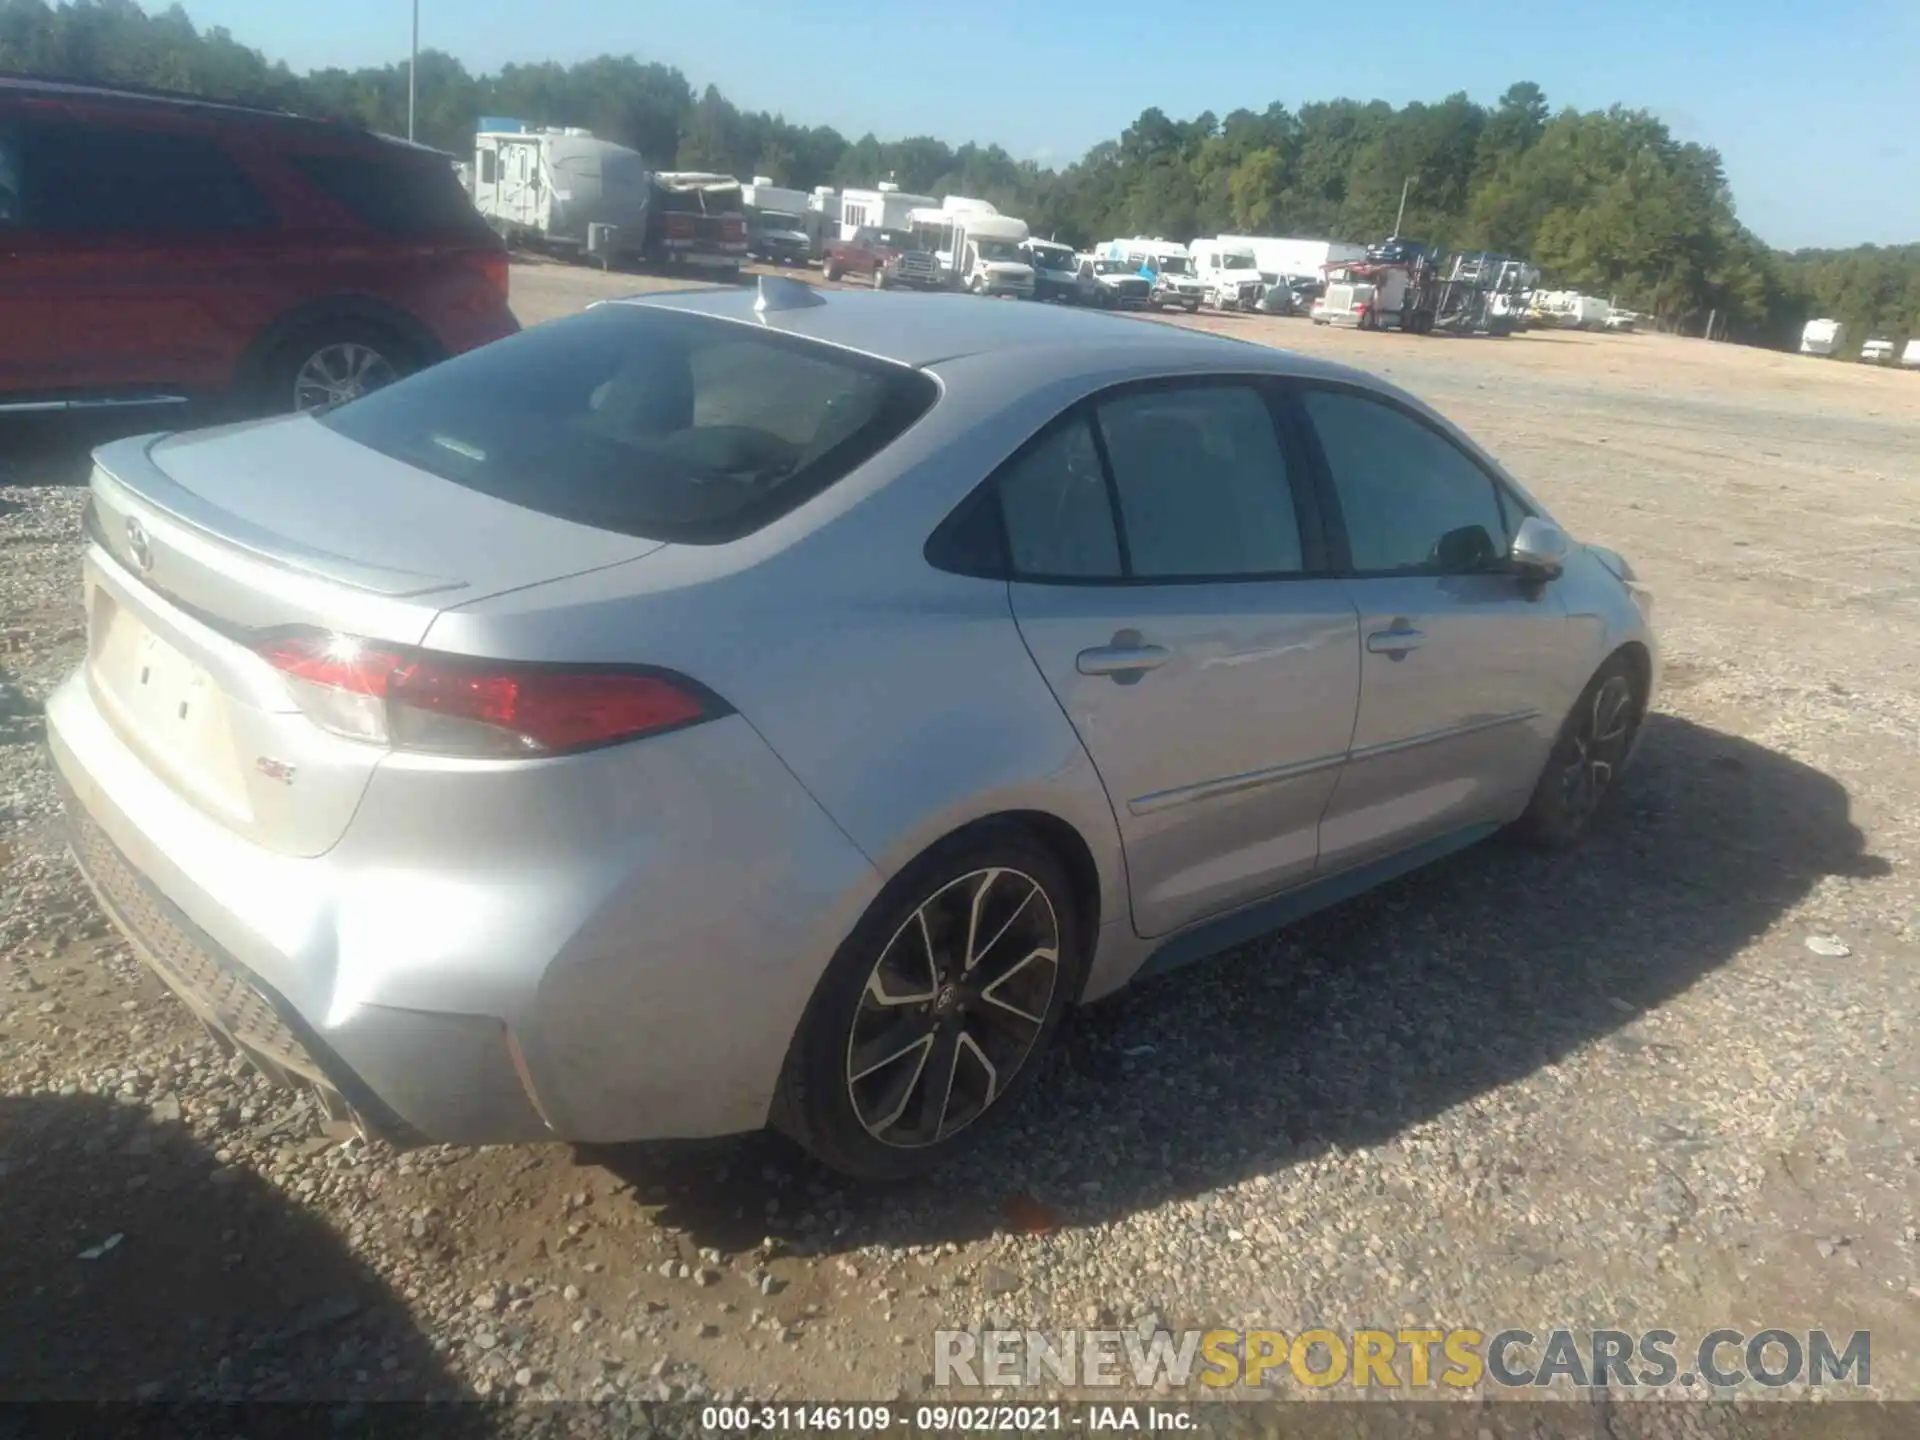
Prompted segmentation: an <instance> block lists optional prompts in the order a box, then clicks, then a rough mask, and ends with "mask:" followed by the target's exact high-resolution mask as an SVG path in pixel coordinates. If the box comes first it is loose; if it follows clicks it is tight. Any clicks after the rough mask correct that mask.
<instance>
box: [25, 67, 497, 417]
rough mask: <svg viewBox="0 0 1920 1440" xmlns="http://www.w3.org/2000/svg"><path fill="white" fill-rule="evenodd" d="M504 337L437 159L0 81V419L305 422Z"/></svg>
mask: <svg viewBox="0 0 1920 1440" xmlns="http://www.w3.org/2000/svg"><path fill="white" fill-rule="evenodd" d="M518 329H519V325H518V323H517V322H516V321H515V320H514V318H513V313H512V311H510V310H509V309H508V308H507V252H506V247H505V245H504V243H503V242H502V241H501V240H500V238H499V237H498V236H497V235H495V234H494V233H493V231H492V230H491V229H489V228H488V226H487V224H486V222H485V221H484V220H482V219H481V217H480V215H479V213H478V212H477V211H475V210H474V208H473V205H472V202H471V201H470V200H469V199H468V197H467V195H466V192H465V189H464V188H463V187H462V185H461V184H460V181H459V178H458V177H457V176H456V175H455V174H454V170H453V165H452V159H451V157H450V156H447V155H444V154H441V153H440V152H438V151H435V150H429V149H426V148H424V147H421V146H417V145H411V144H408V143H407V142H405V141H401V140H394V139H390V138H387V137H385V136H379V135H374V134H370V133H368V132H366V131H363V130H359V129H356V128H354V127H352V126H349V125H344V124H337V123H333V122H329V121H321V120H311V119H305V118H302V117H299V116H294V115H287V114H282V113H280V112H277V111H271V110H256V109H249V108H245V107H242V106H237V105H225V104H213V103H209V102H206V101H201V100H194V99H189V98H185V97H181V96H175V95H170V94H167V93H165V92H159V91H135V90H122V89H108V88H104V87H97V86H90V85H82V84H69V83H64V82H53V81H47V80H39V79H32V78H26V77H14V76H0V413H5V412H8V411H24V410H61V409H69V408H78V407H91V406H94V405H156V406H166V405H183V404H187V403H189V402H203V401H214V402H216V407H217V408H218V409H220V410H222V411H224V412H226V413H240V414H261V413H268V412H274V411H285V410H304V409H311V408H313V407H314V406H317V405H322V404H327V403H329V402H332V401H336V400H342V399H349V398H351V397H352V396H354V395H356V394H359V393H360V392H361V391H363V390H370V389H374V388H376V387H377V386H379V385H383V384H385V383H387V382H389V381H391V380H393V379H394V378H396V377H397V376H399V375H403V374H405V373H407V372H408V371H410V370H416V369H419V368H420V367H421V366H424V365H429V364H432V363H433V362H434V361H436V360H440V359H443V358H445V357H446V356H449V355H453V354H457V353H459V352H460V351H463V350H471V349H473V348H474V347H475V346H478V345H484V344H486V343H487V342H488V341H491V340H497V339H499V338H501V337H502V336H505V335H511V334H513V333H514V332H515V331H516V330H518Z"/></svg>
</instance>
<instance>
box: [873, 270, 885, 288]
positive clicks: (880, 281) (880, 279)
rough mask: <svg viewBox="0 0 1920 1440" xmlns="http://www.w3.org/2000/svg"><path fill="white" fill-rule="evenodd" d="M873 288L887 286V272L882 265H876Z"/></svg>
mask: <svg viewBox="0 0 1920 1440" xmlns="http://www.w3.org/2000/svg"><path fill="white" fill-rule="evenodd" d="M873 288H874V289H876V290H884V289H886V288H887V272H886V270H885V269H884V268H882V267H880V266H875V267H874V271H873Z"/></svg>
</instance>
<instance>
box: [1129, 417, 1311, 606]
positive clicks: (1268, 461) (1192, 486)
mask: <svg viewBox="0 0 1920 1440" xmlns="http://www.w3.org/2000/svg"><path fill="white" fill-rule="evenodd" d="M1099 414H1100V428H1101V433H1102V436H1103V438H1104V439H1105V441H1106V445H1107V454H1108V457H1109V458H1110V459H1111V461H1112V463H1113V477H1114V482H1115V485H1116V487H1117V489H1118V490H1119V494H1120V523H1121V525H1122V527H1123V528H1124V529H1125V531H1126V536H1127V553H1128V558H1129V559H1130V560H1131V562H1132V573H1133V574H1134V575H1136V576H1139V577H1141V578H1144V579H1155V578H1159V579H1171V578H1176V577H1189V576H1206V575H1286V574H1297V573H1298V572H1299V571H1300V570H1301V569H1302V568H1303V564H1302V560H1301V552H1300V524H1299V521H1298V519H1297V518H1296V517H1295V514H1294V509H1293V491H1292V488H1291V486H1290V485H1289V483H1288V480H1287V466H1286V459H1285V456H1284V453H1283V452H1282V451H1281V448H1280V440H1279V436H1278V434H1277V433H1276V432H1275V430H1274V425H1273V417H1272V415H1271V413H1270V412H1269V411H1268V409H1267V403H1266V401H1265V400H1264V399H1263V398H1262V397H1261V395H1260V393H1259V392H1258V391H1256V390H1253V389H1250V388H1248V387H1247V386H1244V385H1220V386H1191V387H1187V386H1183V387H1180V388H1177V389H1167V390H1147V391H1141V392H1137V393H1134V394H1130V395H1124V396H1121V397H1120V398H1118V399H1115V400H1110V401H1108V402H1106V403H1105V404H1103V405H1101V406H1100V410H1099Z"/></svg>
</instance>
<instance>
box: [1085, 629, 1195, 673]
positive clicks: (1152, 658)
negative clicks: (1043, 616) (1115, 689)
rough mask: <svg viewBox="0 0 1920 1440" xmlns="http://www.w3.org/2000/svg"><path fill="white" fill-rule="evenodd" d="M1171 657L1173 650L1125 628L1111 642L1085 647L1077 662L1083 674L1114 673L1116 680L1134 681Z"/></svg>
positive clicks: (1136, 631)
mask: <svg viewBox="0 0 1920 1440" xmlns="http://www.w3.org/2000/svg"><path fill="white" fill-rule="evenodd" d="M1172 658H1173V652H1172V651H1170V650H1168V649H1167V648H1166V647H1165V646H1164V645H1149V644H1147V643H1146V642H1145V641H1143V640H1142V639H1141V638H1140V632H1139V631H1138V630H1122V631H1121V632H1120V633H1119V634H1118V635H1115V636H1114V637H1113V640H1112V642H1111V643H1109V644H1106V645H1096V646H1095V647H1094V648H1093V649H1091V650H1082V651H1081V652H1080V653H1079V655H1077V656H1076V657H1074V665H1075V667H1076V668H1077V669H1078V670H1079V671H1080V673H1081V674H1082V675H1111V676H1112V677H1113V679H1114V682H1115V683H1116V684H1119V685H1131V684H1133V683H1134V682H1135V681H1136V680H1138V679H1139V678H1140V677H1141V676H1142V675H1144V674H1146V673H1147V671H1149V670H1158V669H1159V668H1160V667H1161V666H1162V665H1164V664H1166V663H1167V661H1169V660H1171V659H1172Z"/></svg>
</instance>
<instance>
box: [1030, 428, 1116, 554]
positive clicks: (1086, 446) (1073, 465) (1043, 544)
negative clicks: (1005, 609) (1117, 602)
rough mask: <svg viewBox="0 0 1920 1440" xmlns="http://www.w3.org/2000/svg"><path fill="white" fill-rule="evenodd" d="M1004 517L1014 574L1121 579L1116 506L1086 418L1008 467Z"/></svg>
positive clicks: (1060, 430) (1052, 433)
mask: <svg viewBox="0 0 1920 1440" xmlns="http://www.w3.org/2000/svg"><path fill="white" fill-rule="evenodd" d="M1000 513H1001V514H1002V516H1003V517H1004V518H1005V522H1006V527H1007V549H1008V552H1009V554H1010V556H1011V558H1012V561H1013V570H1014V573H1015V574H1016V575H1024V576H1032V577H1046V576H1056V577H1060V578H1070V579H1100V578H1112V579H1118V578H1119V577H1120V574H1121V567H1120V540H1119V537H1118V536H1117V535H1116V534H1115V532H1114V528H1113V505H1112V502H1111V501H1110V500H1109V498H1108V495H1107V479H1106V475H1105V474H1104V473H1103V472H1102V470H1101V468H1100V452H1099V451H1098V450H1097V449H1095V448H1094V444H1093V432H1092V431H1091V430H1090V429H1089V428H1088V426H1087V422H1086V420H1085V419H1084V418H1082V417H1079V416H1076V417H1074V418H1073V419H1071V420H1069V421H1067V422H1065V423H1064V424H1061V425H1057V426H1055V427H1054V428H1053V429H1052V430H1051V431H1049V432H1048V433H1047V434H1045V435H1043V436H1042V437H1041V438H1040V439H1039V440H1038V441H1037V442H1036V443H1034V444H1033V445H1031V446H1030V447H1028V448H1027V449H1026V450H1025V451H1023V452H1022V453H1021V454H1020V455H1018V456H1016V457H1015V458H1014V459H1013V461H1012V462H1011V463H1009V464H1008V466H1007V468H1006V469H1005V470H1003V471H1002V472H1001V474H1000Z"/></svg>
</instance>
